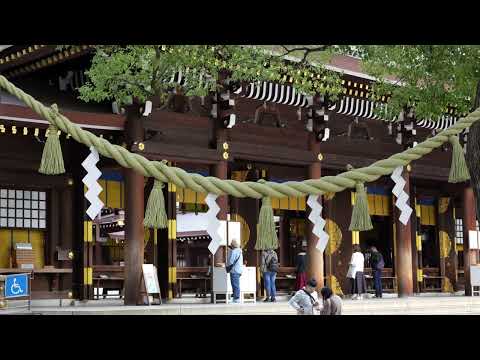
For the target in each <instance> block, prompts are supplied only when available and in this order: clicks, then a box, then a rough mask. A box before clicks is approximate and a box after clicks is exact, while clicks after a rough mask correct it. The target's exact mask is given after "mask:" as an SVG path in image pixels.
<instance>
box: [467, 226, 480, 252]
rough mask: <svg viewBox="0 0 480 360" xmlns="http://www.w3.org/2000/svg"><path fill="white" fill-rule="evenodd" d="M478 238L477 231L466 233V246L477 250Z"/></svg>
mask: <svg viewBox="0 0 480 360" xmlns="http://www.w3.org/2000/svg"><path fill="white" fill-rule="evenodd" d="M478 236H479V232H478V231H475V230H470V231H469V232H468V244H469V246H470V249H472V250H474V249H478V248H479V247H478V245H479V241H478V240H479V239H478Z"/></svg>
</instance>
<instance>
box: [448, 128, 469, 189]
mask: <svg viewBox="0 0 480 360" xmlns="http://www.w3.org/2000/svg"><path fill="white" fill-rule="evenodd" d="M448 140H449V141H450V143H451V144H452V165H451V166H450V175H449V176H448V182H449V183H459V182H464V181H467V180H469V179H470V173H469V172H468V167H467V163H466V161H465V154H464V152H463V148H462V145H460V140H459V139H458V136H457V135H452V136H450V137H449V138H448Z"/></svg>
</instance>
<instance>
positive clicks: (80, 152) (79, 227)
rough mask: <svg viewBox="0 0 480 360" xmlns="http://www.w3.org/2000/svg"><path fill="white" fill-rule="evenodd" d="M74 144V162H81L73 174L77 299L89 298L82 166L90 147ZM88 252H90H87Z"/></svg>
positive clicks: (75, 167) (74, 278) (74, 265)
mask: <svg viewBox="0 0 480 360" xmlns="http://www.w3.org/2000/svg"><path fill="white" fill-rule="evenodd" d="M71 146H72V148H73V149H72V162H73V163H75V164H79V165H78V166H73V167H72V173H73V174H72V175H73V204H72V210H73V228H72V251H73V260H72V292H73V297H74V298H76V299H80V300H84V299H88V296H85V295H86V286H87V284H88V276H86V275H87V274H88V270H86V269H88V268H86V267H85V264H87V266H88V262H87V263H85V261H84V260H85V259H84V258H85V255H86V252H85V248H86V247H87V242H86V241H85V236H86V233H85V216H86V215H85V197H84V185H83V183H82V179H83V177H84V176H85V173H86V172H85V170H84V169H83V168H82V166H80V164H81V163H82V161H83V160H85V158H86V157H87V154H88V148H87V147H86V146H84V145H83V144H80V143H77V142H74V143H73V144H71ZM87 254H88V253H87Z"/></svg>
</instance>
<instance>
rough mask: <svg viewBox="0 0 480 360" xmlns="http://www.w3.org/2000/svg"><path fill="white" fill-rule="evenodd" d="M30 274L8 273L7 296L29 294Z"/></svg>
mask: <svg viewBox="0 0 480 360" xmlns="http://www.w3.org/2000/svg"><path fill="white" fill-rule="evenodd" d="M29 277H30V274H15V275H7V278H6V279H5V298H7V299H8V298H15V297H23V296H29V291H30V289H29V287H28V285H29Z"/></svg>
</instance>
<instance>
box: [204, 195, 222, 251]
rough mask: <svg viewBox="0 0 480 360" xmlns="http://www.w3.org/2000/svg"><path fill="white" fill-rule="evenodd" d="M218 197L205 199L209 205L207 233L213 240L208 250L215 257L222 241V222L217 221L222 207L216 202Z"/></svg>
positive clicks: (208, 196)
mask: <svg viewBox="0 0 480 360" xmlns="http://www.w3.org/2000/svg"><path fill="white" fill-rule="evenodd" d="M217 197H218V195H215V194H208V195H207V196H206V198H205V203H206V204H207V205H208V211H207V212H206V214H205V216H206V217H207V219H208V225H207V233H208V235H210V237H211V238H212V241H210V244H208V250H210V252H211V253H212V254H213V255H214V254H215V253H216V252H217V250H218V247H219V246H220V243H221V241H222V237H221V236H220V232H219V230H220V226H221V224H220V220H218V219H217V214H218V213H219V212H220V207H219V206H218V205H217V202H216V199H217Z"/></svg>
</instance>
